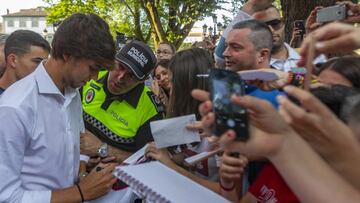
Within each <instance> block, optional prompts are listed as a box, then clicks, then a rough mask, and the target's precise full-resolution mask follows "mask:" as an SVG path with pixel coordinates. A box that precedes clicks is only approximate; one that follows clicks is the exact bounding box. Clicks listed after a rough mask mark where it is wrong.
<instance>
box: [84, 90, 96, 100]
mask: <svg viewBox="0 0 360 203" xmlns="http://www.w3.org/2000/svg"><path fill="white" fill-rule="evenodd" d="M94 96H95V91H94V90H93V89H89V90H88V91H87V92H86V95H85V101H86V103H90V102H92V100H93V99H94Z"/></svg>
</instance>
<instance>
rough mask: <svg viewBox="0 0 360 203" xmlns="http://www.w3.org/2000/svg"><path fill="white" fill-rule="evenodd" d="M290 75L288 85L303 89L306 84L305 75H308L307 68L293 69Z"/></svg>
mask: <svg viewBox="0 0 360 203" xmlns="http://www.w3.org/2000/svg"><path fill="white" fill-rule="evenodd" d="M288 73H289V76H288V80H287V84H290V85H294V86H297V87H301V86H302V85H303V84H304V81H305V74H306V69H305V68H291V70H290V71H289V72H288Z"/></svg>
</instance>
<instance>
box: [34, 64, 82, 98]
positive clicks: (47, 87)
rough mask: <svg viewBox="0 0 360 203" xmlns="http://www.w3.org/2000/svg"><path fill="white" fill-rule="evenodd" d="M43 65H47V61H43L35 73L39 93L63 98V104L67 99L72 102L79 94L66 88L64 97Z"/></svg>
mask: <svg viewBox="0 0 360 203" xmlns="http://www.w3.org/2000/svg"><path fill="white" fill-rule="evenodd" d="M43 63H45V61H42V62H41V63H40V64H39V65H38V67H37V68H36V70H35V71H34V72H35V80H36V83H37V86H38V90H39V93H40V94H56V95H59V96H61V98H62V99H63V102H65V101H66V100H67V99H69V100H68V101H71V99H72V98H74V97H75V96H76V94H77V91H76V89H74V88H71V87H66V88H65V95H63V94H62V93H61V92H60V90H59V88H58V87H57V86H56V85H55V83H54V81H53V80H52V79H51V77H50V76H49V74H48V73H47V71H46V69H45V67H44V64H43Z"/></svg>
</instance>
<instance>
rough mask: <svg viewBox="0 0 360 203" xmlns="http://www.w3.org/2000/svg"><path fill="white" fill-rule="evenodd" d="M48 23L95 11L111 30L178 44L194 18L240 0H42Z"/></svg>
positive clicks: (188, 30)
mask: <svg viewBox="0 0 360 203" xmlns="http://www.w3.org/2000/svg"><path fill="white" fill-rule="evenodd" d="M43 1H44V2H46V3H47V4H48V5H49V6H48V8H47V11H48V17H47V21H48V23H50V24H51V23H55V22H58V21H61V20H63V19H64V18H66V17H68V16H70V15H71V14H72V13H75V12H91V13H95V14H98V15H99V16H101V17H102V18H103V19H104V20H106V21H107V22H108V23H109V26H110V28H111V30H112V32H113V34H114V33H115V32H116V31H119V32H123V33H125V34H126V36H128V37H133V38H136V39H139V40H142V41H145V42H149V40H150V39H153V40H152V41H153V43H154V44H157V43H158V42H159V41H161V40H166V41H169V42H172V43H174V44H175V45H176V46H177V47H180V45H181V44H182V42H183V40H184V39H185V37H186V36H187V35H188V33H189V32H190V30H191V28H192V27H193V25H194V24H195V22H196V21H199V20H202V19H203V18H204V17H207V16H211V15H212V14H213V13H214V11H215V10H217V9H221V8H222V5H223V4H225V3H229V2H231V4H232V5H233V8H239V7H238V5H239V3H242V2H243V0H235V1H234V0H229V1H225V0H182V1H179V0H43Z"/></svg>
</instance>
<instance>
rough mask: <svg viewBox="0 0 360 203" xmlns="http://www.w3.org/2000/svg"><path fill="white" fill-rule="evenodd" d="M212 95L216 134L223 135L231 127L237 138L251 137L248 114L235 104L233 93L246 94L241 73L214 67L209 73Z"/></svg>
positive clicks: (246, 138) (245, 138) (242, 139)
mask: <svg viewBox="0 0 360 203" xmlns="http://www.w3.org/2000/svg"><path fill="white" fill-rule="evenodd" d="M209 83H210V97H211V100H212V103H213V111H214V113H215V124H214V134H215V135H218V136H220V135H222V134H223V133H224V132H226V131H227V130H229V129H233V130H234V131H235V132H236V135H237V137H236V138H237V140H241V141H246V140H248V139H249V130H248V115H247V112H246V109H245V108H242V107H241V106H239V105H236V104H233V103H232V102H231V100H230V98H231V95H233V94H235V95H244V94H245V83H244V81H243V80H242V79H241V77H240V75H239V74H237V73H236V72H233V71H228V70H224V69H212V70H211V71H210V74H209Z"/></svg>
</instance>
